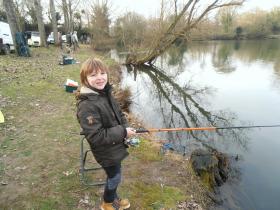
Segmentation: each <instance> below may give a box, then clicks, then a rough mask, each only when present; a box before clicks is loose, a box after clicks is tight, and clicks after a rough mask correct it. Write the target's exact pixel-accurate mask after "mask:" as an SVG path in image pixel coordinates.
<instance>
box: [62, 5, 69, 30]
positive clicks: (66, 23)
mask: <svg viewBox="0 0 280 210" xmlns="http://www.w3.org/2000/svg"><path fill="white" fill-rule="evenodd" d="M62 10H63V16H64V29H65V31H66V33H69V32H70V27H69V12H68V5H67V2H66V0H62Z"/></svg>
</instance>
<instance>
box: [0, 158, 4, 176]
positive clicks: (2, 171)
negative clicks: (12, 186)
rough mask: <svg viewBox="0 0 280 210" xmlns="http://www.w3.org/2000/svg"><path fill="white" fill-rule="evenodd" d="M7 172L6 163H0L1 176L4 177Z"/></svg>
mask: <svg viewBox="0 0 280 210" xmlns="http://www.w3.org/2000/svg"><path fill="white" fill-rule="evenodd" d="M4 171H5V165H4V163H3V162H2V161H1V162H0V176H2V175H3V174H4Z"/></svg>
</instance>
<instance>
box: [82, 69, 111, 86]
mask: <svg viewBox="0 0 280 210" xmlns="http://www.w3.org/2000/svg"><path fill="white" fill-rule="evenodd" d="M87 81H88V84H89V85H90V86H91V87H93V88H96V89H97V90H103V89H104V87H105V85H106V84H107V82H108V75H107V73H106V72H104V71H100V70H97V71H93V72H92V73H90V74H89V75H87Z"/></svg>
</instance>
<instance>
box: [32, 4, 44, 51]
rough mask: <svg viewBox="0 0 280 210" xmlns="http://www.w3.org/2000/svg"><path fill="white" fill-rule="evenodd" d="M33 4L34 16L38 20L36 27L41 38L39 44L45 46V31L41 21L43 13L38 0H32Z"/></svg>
mask: <svg viewBox="0 0 280 210" xmlns="http://www.w3.org/2000/svg"><path fill="white" fill-rule="evenodd" d="M34 5H35V9H36V17H37V22H38V29H39V33H40V40H41V46H43V47H46V46H47V43H46V32H45V26H44V22H43V15H42V6H41V2H40V0H34Z"/></svg>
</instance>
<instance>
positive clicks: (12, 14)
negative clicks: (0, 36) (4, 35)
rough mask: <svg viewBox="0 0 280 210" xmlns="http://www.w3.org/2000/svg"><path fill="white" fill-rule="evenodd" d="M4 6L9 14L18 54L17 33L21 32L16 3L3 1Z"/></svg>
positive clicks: (10, 0)
mask: <svg viewBox="0 0 280 210" xmlns="http://www.w3.org/2000/svg"><path fill="white" fill-rule="evenodd" d="M3 6H4V9H5V11H6V14H7V19H8V23H9V25H10V29H11V33H12V38H13V42H14V46H15V50H16V52H17V53H18V50H17V47H18V46H17V43H16V32H19V31H20V30H19V25H18V23H17V18H16V16H15V14H16V13H15V7H14V2H13V1H12V0H3Z"/></svg>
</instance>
